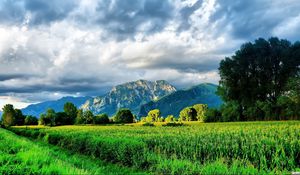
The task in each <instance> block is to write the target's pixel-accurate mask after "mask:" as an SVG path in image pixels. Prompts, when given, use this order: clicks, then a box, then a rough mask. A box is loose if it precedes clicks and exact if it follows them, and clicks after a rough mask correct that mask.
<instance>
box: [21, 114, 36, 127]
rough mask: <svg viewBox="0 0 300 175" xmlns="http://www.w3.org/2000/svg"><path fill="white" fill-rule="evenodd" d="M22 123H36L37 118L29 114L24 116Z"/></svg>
mask: <svg viewBox="0 0 300 175" xmlns="http://www.w3.org/2000/svg"><path fill="white" fill-rule="evenodd" d="M24 124H25V125H38V119H37V118H36V117H34V116H31V115H29V116H26V118H25V121H24Z"/></svg>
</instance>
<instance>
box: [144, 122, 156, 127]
mask: <svg viewBox="0 0 300 175" xmlns="http://www.w3.org/2000/svg"><path fill="white" fill-rule="evenodd" d="M142 126H155V125H154V124H153V123H149V122H146V123H144V124H143V125H142Z"/></svg>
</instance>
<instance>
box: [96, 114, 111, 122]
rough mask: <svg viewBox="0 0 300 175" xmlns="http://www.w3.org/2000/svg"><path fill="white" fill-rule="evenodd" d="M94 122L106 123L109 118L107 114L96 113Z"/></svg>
mask: <svg viewBox="0 0 300 175" xmlns="http://www.w3.org/2000/svg"><path fill="white" fill-rule="evenodd" d="M94 123H95V124H107V123H109V118H108V115H107V114H99V115H96V116H95V118H94Z"/></svg>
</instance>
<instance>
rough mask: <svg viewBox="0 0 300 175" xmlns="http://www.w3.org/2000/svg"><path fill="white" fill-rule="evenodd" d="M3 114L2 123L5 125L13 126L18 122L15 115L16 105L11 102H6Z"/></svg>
mask: <svg viewBox="0 0 300 175" xmlns="http://www.w3.org/2000/svg"><path fill="white" fill-rule="evenodd" d="M2 111H3V114H2V123H3V125H4V126H6V127H8V126H12V125H15V123H16V117H15V109H14V106H13V105H11V104H6V105H4V107H3V108H2Z"/></svg>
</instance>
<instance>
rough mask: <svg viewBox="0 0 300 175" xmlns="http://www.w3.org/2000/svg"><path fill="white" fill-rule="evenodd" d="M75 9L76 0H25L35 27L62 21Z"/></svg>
mask: <svg viewBox="0 0 300 175" xmlns="http://www.w3.org/2000/svg"><path fill="white" fill-rule="evenodd" d="M75 7H76V1H75V0H25V9H26V10H27V11H30V12H31V13H32V15H33V18H32V21H31V23H32V24H34V25H35V24H47V23H49V22H52V21H57V20H62V19H64V18H66V17H67V15H68V14H69V13H70V12H71V11H72V10H73V9H74V8H75Z"/></svg>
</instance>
